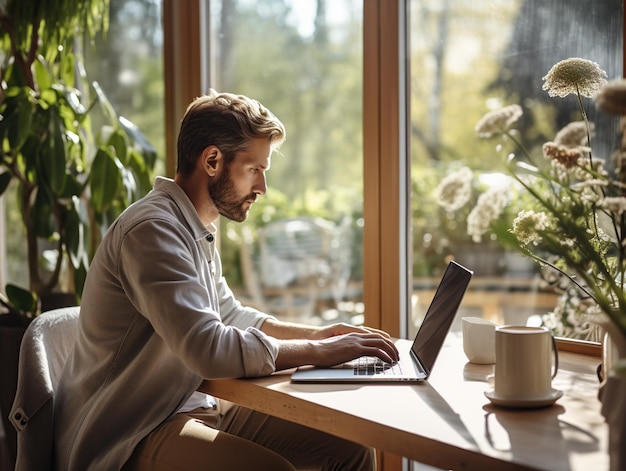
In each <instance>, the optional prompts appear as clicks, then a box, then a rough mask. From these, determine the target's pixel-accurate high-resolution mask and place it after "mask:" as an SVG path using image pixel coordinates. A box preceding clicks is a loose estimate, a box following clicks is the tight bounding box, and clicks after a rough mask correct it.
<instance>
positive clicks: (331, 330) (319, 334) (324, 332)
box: [311, 323, 390, 340]
mask: <svg viewBox="0 0 626 471" xmlns="http://www.w3.org/2000/svg"><path fill="white" fill-rule="evenodd" d="M350 333H359V334H371V333H376V334H379V335H382V336H383V337H387V338H390V336H389V334H388V333H387V332H384V331H382V330H379V329H374V328H372V327H359V326H356V325H350V324H344V323H339V324H331V325H328V326H324V327H318V328H317V329H316V330H315V331H313V332H312V334H311V338H312V339H313V340H321V339H326V338H329V337H335V336H337V335H344V334H350Z"/></svg>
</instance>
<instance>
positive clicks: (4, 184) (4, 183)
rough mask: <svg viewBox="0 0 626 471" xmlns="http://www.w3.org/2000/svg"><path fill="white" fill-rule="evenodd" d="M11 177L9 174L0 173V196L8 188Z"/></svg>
mask: <svg viewBox="0 0 626 471" xmlns="http://www.w3.org/2000/svg"><path fill="white" fill-rule="evenodd" d="M12 176H13V175H12V174H11V172H3V173H0V195H2V194H3V193H4V192H5V191H6V189H7V188H8V186H9V183H10V182H11V178H12Z"/></svg>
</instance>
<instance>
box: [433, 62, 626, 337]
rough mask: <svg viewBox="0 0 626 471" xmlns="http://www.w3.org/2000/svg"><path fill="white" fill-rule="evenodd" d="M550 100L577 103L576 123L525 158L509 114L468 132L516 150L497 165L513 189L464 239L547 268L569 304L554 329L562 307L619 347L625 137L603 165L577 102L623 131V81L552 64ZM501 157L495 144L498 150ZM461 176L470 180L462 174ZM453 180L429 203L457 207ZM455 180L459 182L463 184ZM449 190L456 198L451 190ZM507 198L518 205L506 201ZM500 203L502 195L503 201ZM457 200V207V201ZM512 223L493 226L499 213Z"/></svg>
mask: <svg viewBox="0 0 626 471" xmlns="http://www.w3.org/2000/svg"><path fill="white" fill-rule="evenodd" d="M543 80H544V84H543V89H544V90H546V91H547V92H548V94H549V95H550V96H557V97H566V96H568V95H571V94H573V95H574V96H575V97H577V99H578V104H579V107H580V111H581V118H582V119H581V120H580V121H575V122H572V123H570V124H568V125H567V126H565V127H564V128H563V129H561V130H560V131H559V132H558V133H557V134H556V135H555V137H554V139H553V140H552V141H550V142H546V143H545V144H544V145H543V146H542V149H541V155H536V154H537V153H532V152H529V151H528V150H527V149H526V148H525V147H524V146H523V145H522V143H521V142H520V141H519V139H518V136H519V134H518V133H517V131H516V130H515V128H514V126H515V124H516V123H517V121H518V120H519V118H520V117H521V116H522V115H523V109H522V107H520V106H519V105H510V106H506V107H504V108H502V109H499V110H495V111H491V112H489V113H487V114H486V115H485V116H484V117H483V118H482V119H481V120H480V121H479V122H478V123H477V125H476V128H475V131H476V134H477V135H478V137H480V138H484V139H492V138H495V137H498V138H503V139H504V140H505V141H506V142H512V143H513V146H514V148H515V149H516V150H515V151H513V152H512V153H510V154H509V155H508V157H507V159H506V168H507V170H508V174H509V175H510V176H511V177H512V178H513V179H514V181H515V182H516V184H517V186H515V185H507V186H506V187H505V188H501V189H499V190H494V191H493V193H490V194H489V195H487V193H484V194H483V195H481V196H484V201H482V202H480V201H479V203H478V204H477V205H476V207H474V209H473V210H472V213H471V214H474V217H475V219H476V220H475V221H472V222H471V223H470V220H469V218H468V234H469V235H470V236H471V237H472V238H473V240H475V241H480V240H481V237H483V235H485V234H486V233H487V232H488V231H490V230H491V231H493V232H494V233H495V234H496V235H497V237H498V240H499V241H500V242H502V243H503V244H505V245H507V246H512V247H514V248H516V249H517V250H519V251H521V252H522V253H524V254H526V255H527V256H529V257H531V258H533V259H535V260H536V261H538V262H539V263H540V264H541V266H542V267H544V268H545V267H548V268H550V269H552V270H553V273H557V274H558V275H559V276H561V277H562V278H565V279H566V280H567V281H568V283H569V286H570V288H572V287H573V288H574V291H575V292H576V293H577V294H578V295H577V296H578V300H577V301H575V302H570V301H571V300H572V299H573V297H572V293H573V292H572V291H571V290H569V289H568V290H565V291H567V293H568V297H567V299H565V298H563V302H565V301H568V305H567V306H566V305H565V304H561V305H559V306H557V308H556V310H555V313H552V314H553V316H556V317H560V318H561V319H562V320H564V322H561V324H562V325H565V324H567V323H569V324H570V325H571V324H573V323H574V322H573V318H572V314H571V313H572V306H573V307H574V308H575V310H578V311H580V310H581V309H582V310H584V311H585V312H586V313H589V312H591V311H595V312H596V316H598V315H599V314H600V313H604V314H605V315H606V317H608V320H609V321H610V322H608V323H607V324H606V326H607V327H609V328H610V329H612V330H613V332H619V333H621V335H622V336H624V337H625V338H626V290H625V287H624V282H623V280H624V274H625V272H626V138H624V137H623V139H622V144H621V146H620V148H619V149H618V150H617V151H616V152H615V153H614V154H613V155H612V156H601V157H602V158H598V157H596V156H595V155H594V154H593V152H592V149H591V141H592V138H593V136H594V125H593V123H591V122H589V121H588V119H587V114H586V112H585V108H584V105H583V100H582V97H593V98H594V99H595V103H596V106H597V107H598V108H599V109H600V110H601V111H603V112H605V113H608V114H613V115H618V116H621V117H622V118H621V121H620V126H621V133H622V135H623V136H624V135H626V133H624V131H625V129H626V80H615V81H611V82H607V80H606V73H605V72H604V71H603V70H602V69H600V67H599V66H598V64H596V63H595V62H592V61H588V60H584V59H579V58H571V59H567V60H564V61H561V62H559V63H557V64H556V65H554V67H552V69H551V70H550V71H549V72H548V73H547V74H546V75H545V77H543ZM498 148H499V149H503V148H504V146H503V145H502V144H499V145H498ZM463 172H464V173H463V175H467V174H468V172H469V173H471V171H470V170H469V169H464V170H463ZM463 175H461V174H460V173H459V172H456V173H455V174H453V175H451V176H450V178H449V179H447V181H442V182H441V185H440V187H439V195H438V196H439V201H440V204H442V206H444V207H446V208H448V209H454V208H458V207H460V206H462V205H463V204H465V203H464V202H463V199H464V198H466V197H465V196H464V195H465V193H466V188H467V187H468V185H470V184H469V183H467V182H466V181H465V180H464V181H463V184H462V185H461V184H460V183H458V182H459V181H460V180H461V177H462V176H463ZM463 178H464V179H465V178H467V177H466V176H463ZM454 182H457V186H458V188H457V191H455V190H454V184H455V183H454ZM512 189H516V190H515V191H520V192H521V194H522V195H523V197H521V198H520V197H515V198H512V197H511V196H510V192H511V190H512ZM507 194H508V196H507ZM466 200H467V199H466ZM505 207H509V208H510V209H514V211H508V213H507V214H516V216H514V217H513V218H512V220H509V221H506V224H505V225H504V226H505V227H506V229H505V230H499V228H502V227H503V225H502V224H501V223H502V219H503V218H504V215H503V214H504V213H503V211H504V208H505Z"/></svg>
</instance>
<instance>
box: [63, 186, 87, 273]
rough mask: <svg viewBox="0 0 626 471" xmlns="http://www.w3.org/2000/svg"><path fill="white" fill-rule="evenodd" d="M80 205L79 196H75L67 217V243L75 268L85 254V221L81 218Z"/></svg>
mask: <svg viewBox="0 0 626 471" xmlns="http://www.w3.org/2000/svg"><path fill="white" fill-rule="evenodd" d="M78 206H79V201H78V198H73V199H72V204H71V205H69V207H68V212H67V216H66V218H65V245H66V248H67V251H68V253H69V255H70V260H71V262H72V266H73V267H74V268H77V267H79V266H80V264H81V262H82V259H83V256H84V254H85V243H84V234H83V223H82V222H81V220H80V215H79V212H78V211H79V207H78Z"/></svg>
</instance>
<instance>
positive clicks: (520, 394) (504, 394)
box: [494, 326, 559, 400]
mask: <svg viewBox="0 0 626 471" xmlns="http://www.w3.org/2000/svg"><path fill="white" fill-rule="evenodd" d="M495 337H496V365H495V371H494V392H495V395H496V396H497V397H498V398H499V399H507V400H534V399H541V398H544V397H546V396H548V395H550V394H551V393H552V391H553V390H552V379H553V378H554V377H555V376H556V373H557V371H558V368H559V356H558V351H557V347H556V342H555V340H554V337H553V336H552V334H551V332H550V331H549V330H548V329H547V328H545V327H528V326H502V327H498V328H497V329H496V335H495ZM550 350H554V367H553V362H552V354H551V353H552V352H551V351H550ZM551 370H554V371H551Z"/></svg>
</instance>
